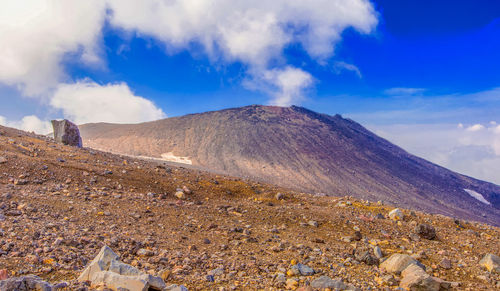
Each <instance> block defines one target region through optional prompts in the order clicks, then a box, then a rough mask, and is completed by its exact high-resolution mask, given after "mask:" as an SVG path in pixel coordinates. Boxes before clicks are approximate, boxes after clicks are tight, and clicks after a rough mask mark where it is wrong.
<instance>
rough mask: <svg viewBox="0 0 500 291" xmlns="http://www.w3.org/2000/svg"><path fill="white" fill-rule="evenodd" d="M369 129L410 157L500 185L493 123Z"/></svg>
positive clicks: (498, 131) (497, 130) (498, 135)
mask: <svg viewBox="0 0 500 291" xmlns="http://www.w3.org/2000/svg"><path fill="white" fill-rule="evenodd" d="M368 127H369V128H370V129H371V130H373V131H374V132H375V133H376V134H378V135H380V136H382V137H384V138H386V139H388V140H390V141H391V142H393V143H395V144H397V145H399V146H401V147H402V148H404V149H405V150H407V151H408V152H410V153H412V154H415V155H417V156H420V157H422V158H425V159H427V160H429V161H431V162H434V163H436V164H438V165H441V166H444V167H446V168H449V169H451V170H453V171H456V172H459V173H462V174H465V175H469V176H472V177H475V178H478V179H482V180H486V181H490V182H493V183H496V184H498V185H500V176H499V175H498V173H500V126H499V125H497V124H496V122H491V123H485V124H470V125H465V126H464V125H462V126H460V125H457V124H397V125H371V126H368ZM470 129H473V130H470Z"/></svg>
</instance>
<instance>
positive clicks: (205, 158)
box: [80, 105, 500, 225]
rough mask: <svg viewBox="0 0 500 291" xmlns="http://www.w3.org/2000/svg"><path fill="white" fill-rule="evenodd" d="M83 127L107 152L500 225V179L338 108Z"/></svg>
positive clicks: (258, 110) (245, 111)
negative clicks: (420, 151)
mask: <svg viewBox="0 0 500 291" xmlns="http://www.w3.org/2000/svg"><path fill="white" fill-rule="evenodd" d="M80 130H81V134H82V137H83V140H84V144H85V145H86V146H90V147H93V148H96V149H100V150H105V151H110V152H114V153H120V154H126V155H133V156H147V157H154V158H159V159H163V160H168V161H173V162H181V163H186V164H192V165H193V166H198V167H202V168H204V169H209V170H212V171H216V172H220V173H225V174H229V175H232V176H240V177H248V178H252V179H258V180H261V181H265V182H269V183H273V184H277V185H280V186H285V187H290V188H294V189H300V190H303V191H307V192H316V193H317V192H321V193H324V194H327V195H351V196H354V197H357V198H361V199H368V200H372V201H378V200H382V201H385V202H388V203H391V204H394V205H400V206H405V207H409V208H413V209H416V210H423V211H427V212H431V213H440V214H444V215H449V216H453V217H458V218H465V219H471V220H478V221H484V222H488V223H491V224H495V225H500V186H498V185H495V184H492V183H487V182H483V181H480V180H477V179H473V178H470V177H467V176H464V175H461V174H458V173H455V172H452V171H450V170H447V169H445V168H443V167H440V166H438V165H435V164H433V163H430V162H428V161H426V160H424V159H421V158H418V157H416V156H413V155H411V154H409V153H407V152H406V151H404V150H403V149H401V148H399V147H398V146H396V145H394V144H392V143H390V142H388V141H387V140H385V139H383V138H381V137H379V136H377V135H375V134H374V133H372V132H370V131H369V130H367V129H366V128H364V127H363V126H361V125H360V124H358V123H356V122H354V121H352V120H350V119H345V118H342V116H340V115H335V116H330V115H326V114H320V113H316V112H313V111H310V110H308V109H305V108H302V107H296V106H292V107H276V106H260V105H252V106H246V107H241V108H233V109H225V110H220V111H213V112H206V113H201V114H190V115H186V116H182V117H173V118H167V119H163V120H158V121H153V122H147V123H141V124H106V123H96V124H85V125H82V126H80Z"/></svg>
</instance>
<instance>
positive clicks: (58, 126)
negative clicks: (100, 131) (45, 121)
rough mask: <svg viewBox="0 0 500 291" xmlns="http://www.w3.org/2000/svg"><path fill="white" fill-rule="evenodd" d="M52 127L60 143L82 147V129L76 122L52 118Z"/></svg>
mask: <svg viewBox="0 0 500 291" xmlns="http://www.w3.org/2000/svg"><path fill="white" fill-rule="evenodd" d="M51 122H52V128H53V129H54V139H55V141H56V142H58V143H62V144H65V145H70V146H75V147H79V148H81V147H82V138H81V137H80V130H79V129H78V126H76V124H74V123H72V122H71V121H69V120H67V119H64V120H52V121H51Z"/></svg>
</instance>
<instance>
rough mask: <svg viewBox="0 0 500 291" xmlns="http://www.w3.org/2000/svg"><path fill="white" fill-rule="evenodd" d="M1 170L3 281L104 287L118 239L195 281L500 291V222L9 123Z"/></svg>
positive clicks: (148, 265) (0, 146)
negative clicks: (155, 157) (275, 181)
mask: <svg viewBox="0 0 500 291" xmlns="http://www.w3.org/2000/svg"><path fill="white" fill-rule="evenodd" d="M0 174H1V175H0V280H1V279H5V278H6V277H14V276H25V275H27V274H32V275H37V276H40V277H41V278H42V279H43V280H46V281H49V282H50V284H51V285H52V286H53V287H60V288H62V289H65V290H88V289H93V288H94V287H91V286H90V284H89V283H88V282H77V280H76V278H78V276H80V275H81V274H82V272H83V270H84V268H85V267H86V266H87V265H88V264H89V263H90V261H91V260H92V259H94V257H95V256H96V255H97V254H98V253H99V250H101V248H102V247H103V246H105V245H107V246H109V247H110V248H112V249H113V251H114V252H116V254H117V255H118V256H119V260H120V261H121V262H123V263H124V264H129V265H131V266H134V267H135V268H137V269H138V270H140V271H141V272H144V273H147V274H152V275H158V276H160V277H162V278H163V279H164V280H165V283H166V285H167V286H171V287H172V288H174V287H173V286H172V284H178V285H184V286H186V287H188V288H189V290H257V289H260V290H262V289H265V290H283V289H285V288H286V289H291V290H294V289H297V288H302V289H301V290H320V289H321V288H323V287H325V286H330V287H329V288H331V289H334V287H333V286H337V287H339V289H340V290H346V289H347V288H350V289H349V290H360V289H361V290H394V289H396V288H397V287H398V286H399V285H400V286H409V285H408V284H413V283H414V282H415V280H414V279H415V278H416V279H417V281H418V280H420V281H418V282H420V283H422V284H423V283H425V284H428V285H429V286H430V285H433V286H434V288H436V286H437V288H438V289H439V288H445V289H446V288H448V289H456V290H495V289H498V288H500V275H499V274H498V273H495V270H494V269H492V271H491V272H490V271H488V270H487V269H485V268H483V267H482V266H481V263H480V260H481V258H483V257H485V254H488V253H492V254H494V255H499V253H498V250H499V249H500V229H499V228H497V227H493V226H489V225H486V224H480V223H475V222H467V221H463V220H454V219H452V218H448V217H444V216H441V215H429V214H425V213H422V212H418V211H415V212H412V211H409V210H405V209H402V212H399V211H397V210H394V207H393V206H390V205H385V204H377V203H370V202H368V201H364V200H357V199H355V198H353V197H348V196H343V197H325V196H314V195H311V194H308V193H299V192H296V191H292V190H287V189H284V188H281V187H276V186H272V185H268V184H263V183H258V182H252V181H249V180H243V179H240V178H232V177H228V176H223V175H215V174H210V173H205V172H200V171H194V170H188V169H185V168H178V167H168V166H164V165H159V164H158V163H153V162H146V161H143V160H138V159H133V158H128V157H123V156H118V155H113V154H109V153H104V152H99V151H94V150H90V149H85V148H84V149H78V148H73V147H69V146H63V145H59V144H55V143H54V142H53V141H51V140H50V139H47V138H44V137H39V136H34V135H31V134H26V133H24V132H21V131H17V130H13V129H9V128H4V127H0ZM405 255H406V256H405ZM490 257H492V256H490ZM388 258H389V259H388ZM486 258H488V257H486ZM401 260H402V261H401ZM396 262H397V263H398V264H395V263H396ZM403 263H404V264H403ZM483 263H484V262H483ZM490 263H491V262H490ZM484 264H485V266H486V265H488V264H489V263H488V262H486V263H484ZM406 265H408V267H406ZM490 265H491V264H490ZM403 267H405V268H404V270H402V271H401V273H399V272H398V271H397V270H398V269H403ZM422 267H424V268H425V271H424V269H422ZM11 280H14V281H11V282H10V283H12V282H14V283H16V282H21V281H22V282H26V281H27V280H31V281H30V282H33V281H34V280H35V279H33V277H24V278H21V279H19V278H18V279H11ZM16 280H17V281H16ZM36 280H38V279H36ZM412 280H413V281H412ZM3 282H7V281H0V288H1V286H3V285H2V284H3ZM36 282H38V281H36ZM58 282H59V283H58ZM412 282H413V283H412ZM39 284H41V283H39ZM47 286H48V284H47ZM175 288H177V289H173V290H183V289H182V288H180V287H175ZM356 288H358V289H356ZM429 288H430V287H429ZM47 290H48V289H47ZM59 290H61V289H59ZM100 290H102V288H101V289H100ZM151 290H153V289H151ZM424 290H436V289H424Z"/></svg>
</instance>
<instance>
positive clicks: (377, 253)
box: [373, 246, 384, 259]
mask: <svg viewBox="0 0 500 291" xmlns="http://www.w3.org/2000/svg"><path fill="white" fill-rule="evenodd" d="M373 254H374V255H375V257H377V259H382V258H383V257H384V255H383V254H382V250H381V249H380V247H379V246H376V247H374V248H373Z"/></svg>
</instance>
